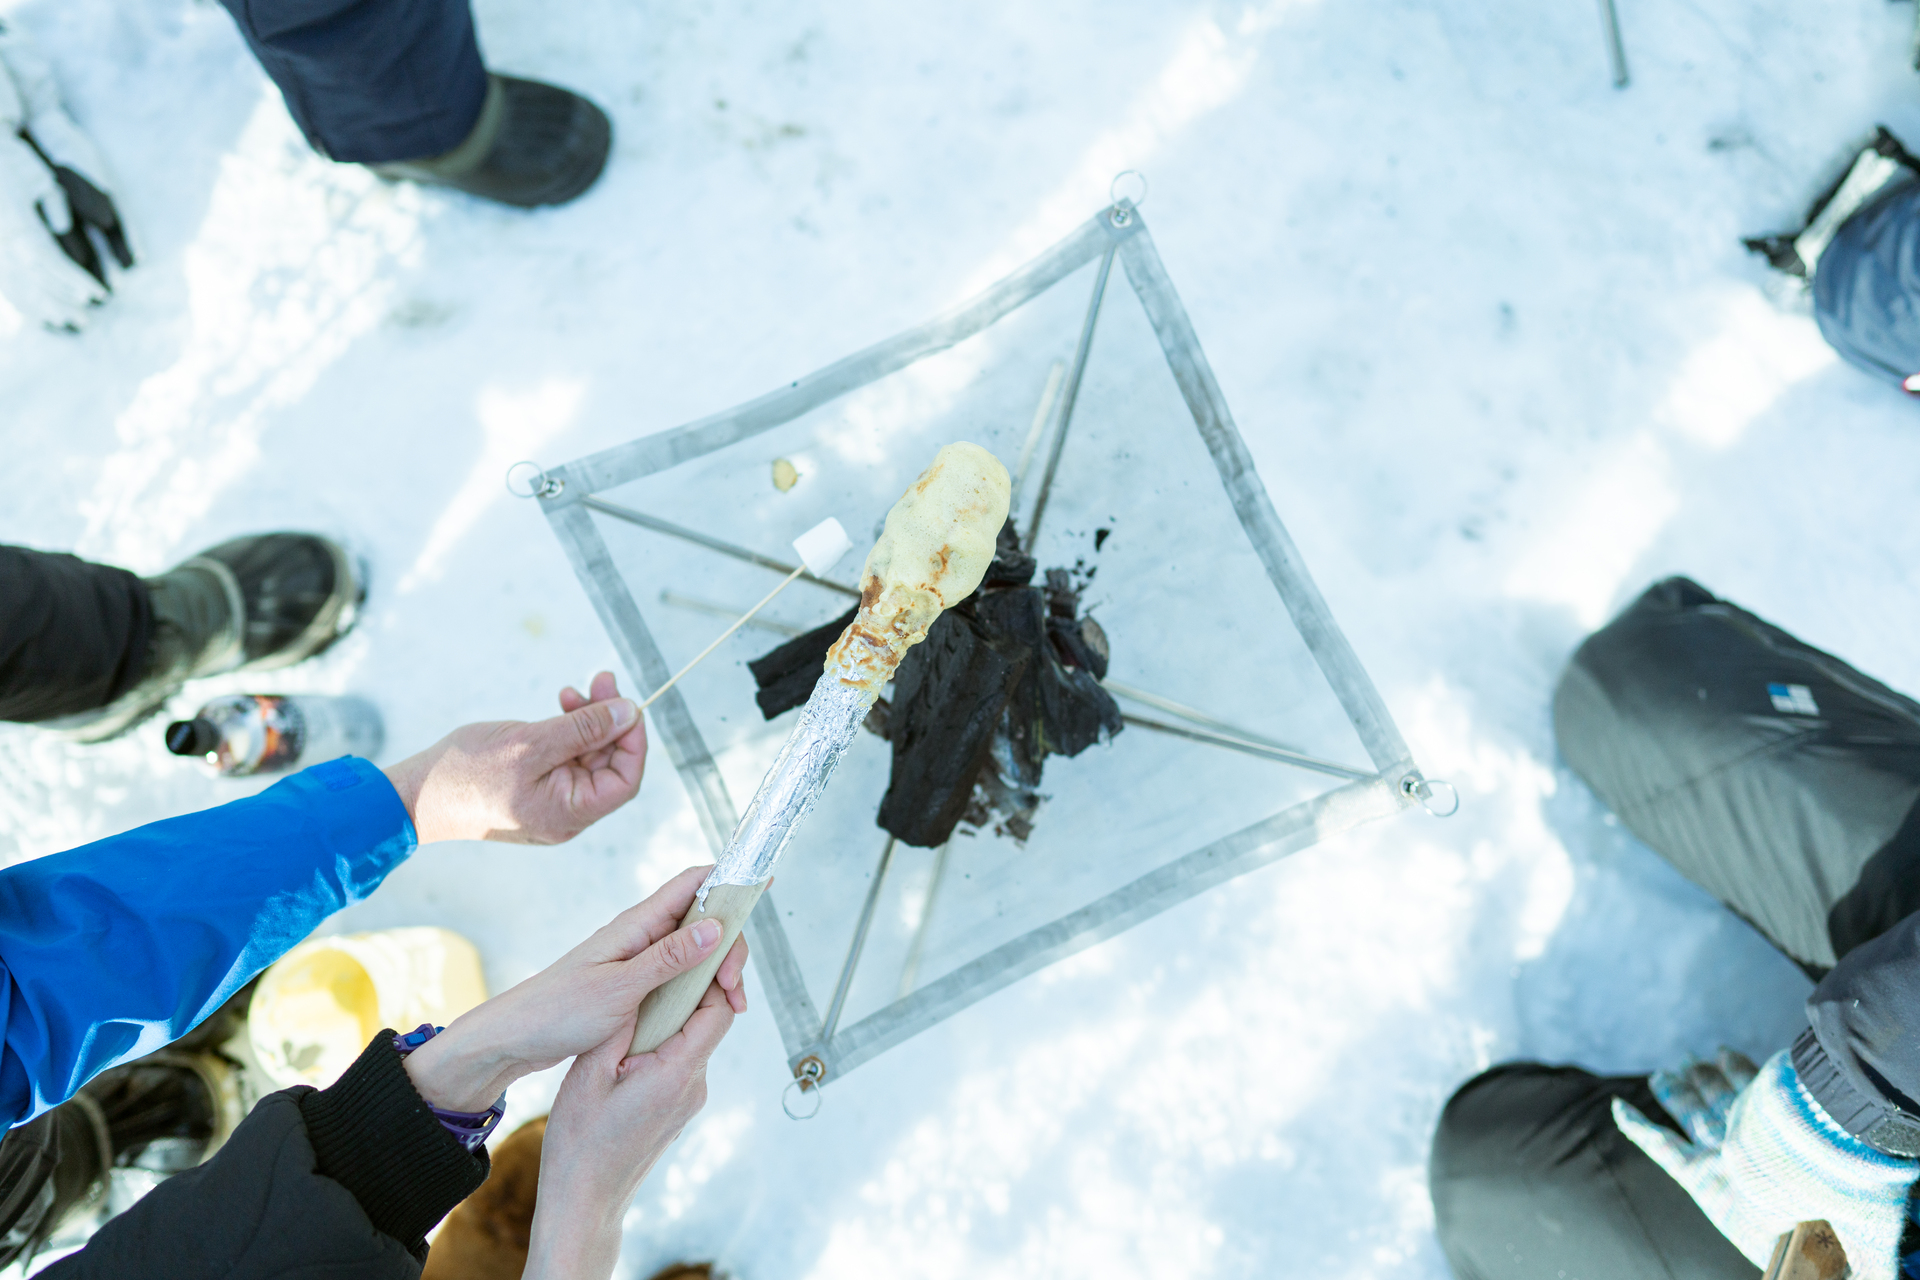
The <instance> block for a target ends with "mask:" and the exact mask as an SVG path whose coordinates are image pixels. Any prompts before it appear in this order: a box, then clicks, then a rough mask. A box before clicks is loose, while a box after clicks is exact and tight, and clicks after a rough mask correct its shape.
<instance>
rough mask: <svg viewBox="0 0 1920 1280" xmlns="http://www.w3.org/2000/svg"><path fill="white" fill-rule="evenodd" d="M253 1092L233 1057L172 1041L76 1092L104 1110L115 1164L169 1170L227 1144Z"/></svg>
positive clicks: (165, 1173) (194, 1162)
mask: <svg viewBox="0 0 1920 1280" xmlns="http://www.w3.org/2000/svg"><path fill="white" fill-rule="evenodd" d="M248 1092H249V1091H248V1090H247V1088H246V1085H245V1082H244V1080H243V1079H242V1076H241V1073H240V1070H239V1069H238V1068H237V1067H235V1066H234V1064H233V1062H232V1060H231V1059H229V1058H227V1057H226V1056H224V1055H222V1054H218V1053H212V1052H206V1051H201V1052H184V1051H182V1050H180V1049H177V1048H167V1049H161V1050H159V1051H158V1052H156V1053H150V1054H148V1055H147V1056H146V1057H144V1058H136V1059H134V1060H133V1061H132V1062H129V1063H126V1064H125V1065H123V1066H118V1067H113V1068H110V1069H109V1070H106V1071H103V1072H101V1073H100V1074H99V1075H97V1076H95V1077H94V1078H93V1079H92V1080H89V1081H88V1082H87V1083H86V1084H84V1085H82V1086H81V1088H80V1092H79V1093H78V1094H76V1095H75V1096H76V1097H77V1098H82V1099H85V1100H87V1101H88V1102H90V1103H91V1104H92V1105H93V1106H94V1107H95V1108H96V1109H97V1110H98V1111H99V1113H100V1114H101V1116H102V1117H104V1119H105V1123H106V1130H107V1135H108V1138H109V1142H110V1145H111V1147H112V1151H113V1158H112V1161H111V1163H112V1165H114V1166H117V1167H124V1168H134V1169H141V1170H145V1171H147V1172H150V1173H156V1174H159V1175H161V1176H162V1177H168V1176H171V1175H173V1174H175V1173H178V1172H180V1171H181V1170H182V1169H191V1168H193V1167H194V1166H195V1165H198V1164H204V1163H205V1162H206V1161H207V1160H208V1159H209V1158H211V1157H212V1155H213V1153H214V1152H216V1151H218V1150H219V1149H220V1147H221V1146H222V1144H224V1143H225V1142H226V1140H227V1139H228V1138H229V1137H230V1136H232V1134H233V1131H234V1129H235V1128H236V1127H237V1126H238V1125H239V1123H240V1122H241V1121H242V1120H243V1119H245V1118H246V1114H247V1110H248V1106H249V1103H250V1102H251V1099H250V1098H249V1097H248Z"/></svg>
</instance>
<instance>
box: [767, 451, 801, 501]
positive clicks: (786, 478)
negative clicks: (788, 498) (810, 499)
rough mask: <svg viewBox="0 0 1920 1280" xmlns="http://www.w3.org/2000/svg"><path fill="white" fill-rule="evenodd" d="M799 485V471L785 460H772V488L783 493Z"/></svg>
mask: <svg viewBox="0 0 1920 1280" xmlns="http://www.w3.org/2000/svg"><path fill="white" fill-rule="evenodd" d="M799 483H800V469H799V468H798V467H796V466H794V465H793V464H792V463H791V462H788V461H787V460H786V459H785V458H775V459H774V460H773V487H774V488H776V489H778V490H779V491H780V492H782V493H785V492H786V491H787V490H789V489H791V488H793V486H795V485H797V484H799Z"/></svg>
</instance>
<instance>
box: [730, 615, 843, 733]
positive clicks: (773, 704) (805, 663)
mask: <svg viewBox="0 0 1920 1280" xmlns="http://www.w3.org/2000/svg"><path fill="white" fill-rule="evenodd" d="M858 612H859V610H858V609H857V608H854V609H849V610H847V611H846V612H845V613H843V614H841V615H840V616H839V617H837V618H835V619H834V620H833V621H832V622H829V623H827V624H826V625H825V626H823V627H815V628H814V629H813V630H811V631H809V632H807V633H806V634H805V635H803V636H795V637H794V638H793V639H791V640H789V641H787V642H786V643H785V644H783V645H781V646H780V647H779V648H777V649H773V650H770V651H768V652H767V653H765V654H762V655H761V656H760V657H758V658H755V659H754V660H753V661H752V662H749V663H748V664H747V670H748V671H751V672H752V673H753V682H754V683H755V684H756V685H758V686H759V687H760V692H758V693H756V694H754V695H753V700H754V701H755V702H757V703H759V704H760V713H761V714H762V715H764V716H765V717H766V718H767V719H769V720H771V719H773V718H774V717H775V716H777V715H779V714H780V713H781V712H783V711H791V710H792V709H793V708H795V707H797V706H799V705H800V704H801V703H803V702H805V701H806V700H807V699H808V698H810V697H812V696H813V686H814V685H815V684H817V683H818V682H819V680H820V673H821V672H822V671H824V670H825V669H826V666H827V650H829V649H831V648H833V642H834V641H835V640H838V639H839V638H840V633H841V632H842V631H845V630H846V629H847V624H848V623H849V622H852V621H853V615H854V614H856V613H858Z"/></svg>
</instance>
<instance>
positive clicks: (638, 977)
mask: <svg viewBox="0 0 1920 1280" xmlns="http://www.w3.org/2000/svg"><path fill="white" fill-rule="evenodd" d="M724 932H725V930H724V929H723V928H722V927H721V925H720V922H719V921H718V920H715V919H713V918H711V917H709V918H708V919H705V920H702V921H699V922H698V923H696V924H691V925H688V926H686V927H685V928H682V929H675V930H674V931H673V932H672V933H670V934H668V935H667V936H666V937H664V938H662V939H660V941H658V942H656V943H654V944H653V945H652V946H650V947H648V948H647V949H646V950H645V951H642V952H641V953H640V954H639V955H637V956H635V957H634V958H633V959H631V960H628V961H626V962H624V963H625V968H626V972H627V973H628V974H629V975H630V980H631V981H632V982H633V983H634V984H635V987H636V988H637V989H638V991H639V992H640V993H641V994H642V995H644V994H645V993H646V992H649V991H652V990H653V989H654V988H656V987H660V986H663V985H665V984H666V983H667V981H668V980H669V979H671V978H674V977H676V976H678V975H679V974H682V973H685V972H687V971H688V970H689V969H694V968H698V967H699V965H700V962H701V961H703V960H706V959H708V958H710V957H711V956H712V955H713V954H714V950H715V948H717V947H718V946H719V945H720V935H721V934H722V933H724Z"/></svg>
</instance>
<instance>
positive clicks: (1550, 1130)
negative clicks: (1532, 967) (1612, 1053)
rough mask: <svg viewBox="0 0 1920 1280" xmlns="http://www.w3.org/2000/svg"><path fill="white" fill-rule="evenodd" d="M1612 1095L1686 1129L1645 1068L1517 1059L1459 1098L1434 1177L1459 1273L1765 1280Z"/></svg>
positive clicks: (1501, 1278)
mask: <svg viewBox="0 0 1920 1280" xmlns="http://www.w3.org/2000/svg"><path fill="white" fill-rule="evenodd" d="M1614 1098H1625V1099H1626V1100H1627V1101H1628V1102H1630V1103H1632V1104H1633V1105H1634V1106H1636V1107H1638V1108H1639V1109H1640V1110H1641V1112H1642V1113H1644V1114H1645V1115H1646V1116H1647V1118H1648V1119H1650V1120H1654V1121H1656V1122H1658V1123H1661V1124H1664V1125H1666V1126H1667V1127H1668V1128H1671V1129H1673V1130H1674V1132H1675V1133H1679V1132H1680V1131H1679V1128H1678V1126H1676V1125H1675V1124H1674V1123H1673V1121H1672V1119H1671V1117H1669V1116H1668V1115H1667V1113H1666V1111H1665V1110H1663V1109H1662V1108H1661V1106H1660V1104H1659V1102H1658V1101H1656V1100H1655V1099H1654V1096H1653V1091H1652V1090H1651V1089H1649V1088H1648V1087H1647V1080H1646V1077H1645V1076H1616V1077H1613V1078H1611V1079H1608V1078H1604V1077H1601V1076H1596V1075H1590V1074H1588V1073H1587V1072H1585V1071H1582V1070H1580V1069H1579V1068H1578V1067H1545V1066H1540V1065H1538V1064H1536V1063H1513V1064H1509V1065H1507V1066H1503V1067H1495V1068H1494V1069H1493V1070H1491V1071H1488V1072H1486V1073H1485V1074H1483V1075H1480V1076H1478V1077H1476V1078H1474V1079H1473V1080H1471V1081H1469V1082H1468V1083H1467V1084H1466V1085H1465V1086H1463V1087H1462V1088H1461V1089H1460V1091H1459V1092H1458V1093H1456V1094H1454V1095H1453V1099H1452V1101H1450V1102H1448V1103H1447V1108H1446V1110H1445V1111H1444V1112H1442V1113H1441V1116H1440V1128H1439V1131H1438V1132H1437V1133H1435V1134H1434V1138H1433V1156H1432V1162H1431V1164H1430V1165H1429V1169H1428V1177H1429V1183H1430V1186H1431V1188H1432V1192H1433V1211H1434V1218H1435V1220H1436V1222H1437V1225H1438V1228H1439V1232H1440V1247H1441V1249H1442V1250H1444V1251H1445V1252H1446V1255H1447V1262H1448V1263H1449V1264H1450V1265H1451V1266H1452V1267H1453V1274H1454V1276H1455V1278H1456V1280H1557V1278H1558V1277H1561V1276H1565V1277H1568V1280H1572V1278H1573V1277H1576V1276H1577V1277H1579V1280H1755V1277H1757V1276H1758V1275H1759V1274H1760V1270H1759V1268H1757V1267H1755V1266H1754V1265H1753V1264H1752V1263H1751V1262H1748V1261H1747V1260H1746V1258H1745V1257H1744V1256H1742V1255H1741V1253H1740V1251H1739V1250H1738V1249H1736V1248H1734V1247H1733V1245H1732V1244H1731V1243H1729V1242H1728V1240H1727V1238H1726V1237H1725V1236H1723V1235H1721V1234H1720V1232H1719V1231H1718V1230H1716V1229H1715V1227H1714V1225H1713V1223H1711V1222H1709V1221H1708V1220H1707V1216H1706V1215H1705V1214H1704V1213H1702V1212H1700V1209H1699V1206H1697V1205H1695V1204H1694V1202H1693V1198H1692V1197H1691V1196H1689V1195H1688V1194H1687V1193H1686V1192H1685V1191H1683V1190H1682V1189H1681V1187H1680V1184H1679V1183H1677V1182H1675V1181H1674V1180H1673V1179H1672V1178H1670V1177H1668V1176H1667V1172H1666V1170H1664V1169H1662V1168H1661V1167H1660V1166H1659V1165H1657V1164H1655V1163H1654V1162H1653V1160H1652V1159H1651V1158H1650V1157H1648V1156H1647V1154H1646V1153H1645V1152H1643V1151H1641V1150H1640V1148H1638V1147H1636V1146H1634V1145H1633V1143H1632V1142H1630V1141H1629V1140H1628V1139H1627V1136H1626V1135H1625V1134H1623V1133H1621V1132H1620V1130H1619V1128H1618V1127H1617V1126H1616V1125H1615V1124H1614V1122H1613V1112H1612V1110H1611V1105H1612V1101H1613V1099H1614ZM1682 1136H1685V1135H1682Z"/></svg>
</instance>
